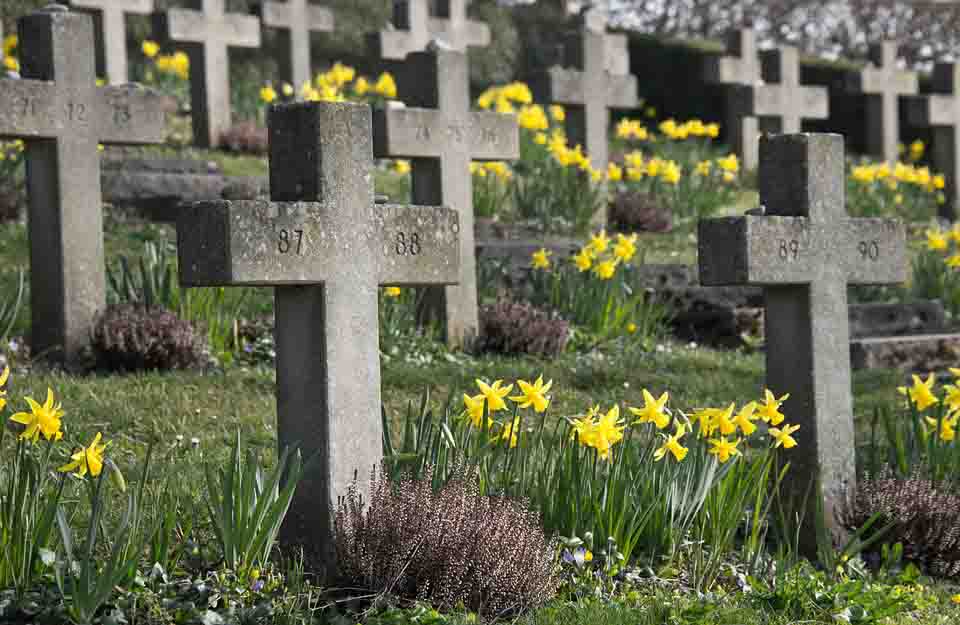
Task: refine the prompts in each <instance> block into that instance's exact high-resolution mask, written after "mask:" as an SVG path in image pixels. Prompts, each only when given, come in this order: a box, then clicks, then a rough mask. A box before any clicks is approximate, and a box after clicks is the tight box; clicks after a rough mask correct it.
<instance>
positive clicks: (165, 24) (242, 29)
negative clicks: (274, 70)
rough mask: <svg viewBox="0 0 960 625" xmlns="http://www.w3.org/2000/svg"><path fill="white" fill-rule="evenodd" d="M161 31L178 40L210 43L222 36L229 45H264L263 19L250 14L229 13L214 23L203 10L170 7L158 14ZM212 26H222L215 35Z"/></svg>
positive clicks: (243, 46)
mask: <svg viewBox="0 0 960 625" xmlns="http://www.w3.org/2000/svg"><path fill="white" fill-rule="evenodd" d="M157 19H158V20H159V22H160V29H161V32H165V33H166V34H167V36H169V37H170V39H172V40H174V41H184V42H190V43H206V42H207V41H208V40H209V39H218V38H220V37H222V41H223V42H224V43H225V44H226V45H228V46H236V47H241V48H259V47H260V20H259V19H257V18H256V17H253V16H250V15H241V14H239V13H228V14H225V15H223V16H222V17H221V19H220V20H218V21H216V22H213V23H211V20H210V19H208V18H207V16H206V15H204V14H203V13H202V12H200V11H195V10H192V9H168V10H167V11H166V12H164V13H161V14H159V15H158V17H157ZM211 29H220V30H221V31H222V32H221V33H220V36H218V37H211Z"/></svg>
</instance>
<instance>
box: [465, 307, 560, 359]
mask: <svg viewBox="0 0 960 625" xmlns="http://www.w3.org/2000/svg"><path fill="white" fill-rule="evenodd" d="M569 338H570V324H569V323H568V322H567V321H565V320H564V319H562V318H561V317H560V316H559V315H556V314H553V315H551V314H550V313H547V312H546V311H543V310H540V309H539V308H537V307H535V306H533V305H532V304H528V303H526V302H512V301H510V300H500V301H498V302H497V303H496V304H491V305H488V306H484V307H482V308H481V309H480V337H479V338H478V340H477V351H480V352H492V353H497V354H508V355H513V354H530V355H537V356H556V355H558V354H560V353H561V352H562V351H563V349H564V348H565V347H566V345H567V341H568V339H569Z"/></svg>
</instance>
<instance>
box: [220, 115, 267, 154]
mask: <svg viewBox="0 0 960 625" xmlns="http://www.w3.org/2000/svg"><path fill="white" fill-rule="evenodd" d="M220 140H221V143H222V146H223V148H224V149H225V150H231V151H233V152H239V153H241V154H266V153H267V129H266V128H265V127H263V126H261V125H260V124H258V123H257V122H255V121H242V122H238V123H236V124H234V125H232V126H230V127H229V128H227V129H226V130H224V131H223V132H222V133H221V134H220Z"/></svg>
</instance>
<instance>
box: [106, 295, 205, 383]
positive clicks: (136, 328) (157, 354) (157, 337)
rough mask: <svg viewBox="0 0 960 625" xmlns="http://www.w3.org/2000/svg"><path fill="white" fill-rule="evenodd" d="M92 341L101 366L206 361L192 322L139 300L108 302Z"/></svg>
mask: <svg viewBox="0 0 960 625" xmlns="http://www.w3.org/2000/svg"><path fill="white" fill-rule="evenodd" d="M91 343H92V347H93V353H94V356H95V357H96V362H97V366H98V367H99V368H103V369H108V370H110V371H148V370H161V371H166V370H170V369H186V368H188V367H192V366H195V365H198V364H200V363H201V362H202V361H203V346H202V342H201V340H200V337H199V335H198V334H197V332H196V331H195V330H194V328H193V326H192V325H191V324H190V322H188V321H184V320H183V319H181V318H179V317H178V316H177V315H175V314H174V313H172V312H170V311H167V310H164V309H162V308H152V309H151V308H145V307H143V306H140V305H138V304H119V305H114V306H108V307H107V309H106V311H105V312H104V313H103V315H101V316H100V318H99V319H98V320H97V322H96V324H95V325H94V328H93V337H92V341H91Z"/></svg>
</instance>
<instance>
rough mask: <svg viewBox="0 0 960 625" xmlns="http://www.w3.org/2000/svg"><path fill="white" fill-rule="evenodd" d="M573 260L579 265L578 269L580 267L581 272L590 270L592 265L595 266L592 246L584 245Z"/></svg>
mask: <svg viewBox="0 0 960 625" xmlns="http://www.w3.org/2000/svg"><path fill="white" fill-rule="evenodd" d="M573 262H574V263H575V264H576V265H577V269H579V270H580V272H581V273H583V272H584V271H589V270H590V267H592V266H593V255H592V254H591V253H590V248H588V247H584V248H583V249H582V250H580V251H579V252H578V253H576V254H574V256H573Z"/></svg>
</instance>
